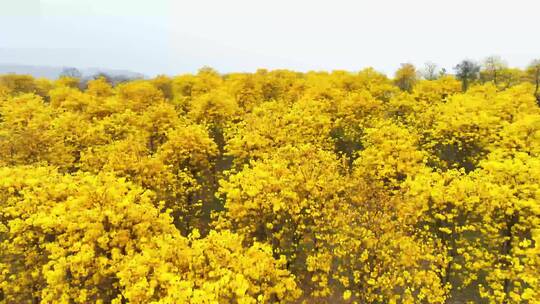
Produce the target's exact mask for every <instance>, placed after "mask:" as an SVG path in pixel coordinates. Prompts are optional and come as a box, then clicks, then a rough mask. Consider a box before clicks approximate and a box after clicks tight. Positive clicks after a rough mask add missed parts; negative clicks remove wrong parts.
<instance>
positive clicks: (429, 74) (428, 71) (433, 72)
mask: <svg viewBox="0 0 540 304" xmlns="http://www.w3.org/2000/svg"><path fill="white" fill-rule="evenodd" d="M437 69H438V66H437V64H436V63H434V62H431V61H428V62H426V63H424V69H423V70H422V77H423V78H424V79H426V80H435V79H437V78H438V77H439V73H437Z"/></svg>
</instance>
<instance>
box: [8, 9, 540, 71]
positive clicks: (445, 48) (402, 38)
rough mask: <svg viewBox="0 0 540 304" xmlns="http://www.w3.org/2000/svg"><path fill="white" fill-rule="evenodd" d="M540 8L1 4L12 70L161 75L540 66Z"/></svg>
mask: <svg viewBox="0 0 540 304" xmlns="http://www.w3.org/2000/svg"><path fill="white" fill-rule="evenodd" d="M539 9H540V1H538V0H512V1H501V0H453V1H442V0H408V1H403V0H376V1H368V0H356V1H347V0H331V1H318V0H267V1H260V0H191V1H185V0H41V1H39V0H0V63H17V64H31V65H56V66H76V67H102V68H113V69H130V70H133V71H138V72H142V73H145V74H147V75H155V74H159V73H167V74H178V73H184V72H193V71H196V70H197V69H198V68H200V67H201V66H203V65H210V66H212V67H214V68H216V69H218V70H219V71H221V72H232V71H254V70H255V69H257V68H260V67H264V68H269V69H274V68H289V69H295V70H301V71H305V70H321V69H324V70H333V69H346V70H352V71H356V70H359V69H362V68H364V67H367V66H373V67H375V68H376V69H378V70H380V71H382V72H386V73H392V72H393V71H394V70H395V69H396V68H397V67H399V64H400V63H402V62H412V63H414V64H416V65H417V66H422V65H423V63H424V62H426V61H433V62H436V63H438V64H439V65H440V66H443V67H446V68H447V69H448V70H449V71H451V70H452V67H453V66H454V65H455V64H456V63H458V62H459V61H460V60H462V59H464V58H471V59H476V60H481V59H483V58H484V57H486V56H489V55H500V56H502V57H503V58H504V59H506V61H507V62H508V63H509V64H510V65H511V66H518V67H523V66H525V65H527V64H528V63H529V62H530V61H531V60H532V59H533V58H539V57H540V39H538V35H539V34H538V29H539V28H540V26H538V24H537V20H538V18H539V17H538V12H539V11H540V10H539Z"/></svg>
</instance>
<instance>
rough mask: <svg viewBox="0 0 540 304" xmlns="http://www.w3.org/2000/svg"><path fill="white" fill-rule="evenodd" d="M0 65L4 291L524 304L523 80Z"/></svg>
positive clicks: (529, 210) (537, 129)
mask: <svg viewBox="0 0 540 304" xmlns="http://www.w3.org/2000/svg"><path fill="white" fill-rule="evenodd" d="M523 75H524V74H523V72H522V71H521V70H519V69H505V70H504V71H501V74H498V78H497V80H496V81H495V79H491V78H489V77H491V76H490V74H489V73H487V72H486V71H485V70H483V74H482V75H481V76H482V77H481V79H480V80H479V81H471V82H470V83H469V86H468V90H466V92H462V90H461V89H462V83H461V82H460V81H458V80H457V79H456V78H455V77H454V76H448V75H447V76H440V77H438V78H437V77H434V78H437V79H434V80H425V79H419V78H418V77H417V75H416V70H415V68H414V66H412V65H410V64H407V65H404V66H403V68H402V69H401V71H400V72H399V73H397V75H396V77H394V78H393V79H392V78H389V77H387V76H386V75H384V74H382V73H379V72H377V71H375V70H374V69H373V68H367V69H363V70H361V71H359V72H348V71H339V70H338V71H332V72H325V71H310V72H306V73H299V72H294V71H288V70H273V71H269V70H265V69H260V70H257V71H256V72H255V73H231V74H220V73H218V72H217V71H215V70H213V69H212V68H209V67H204V68H202V69H200V70H199V71H198V72H197V73H196V74H188V75H179V76H174V77H168V76H164V75H162V76H157V77H155V78H153V79H138V80H132V81H125V82H122V83H119V84H115V85H113V84H112V83H109V82H108V80H107V79H106V78H104V77H102V78H97V79H93V80H87V79H82V80H80V79H77V78H70V77H61V78H60V79H57V80H54V81H51V80H46V79H34V78H33V77H31V76H25V75H4V76H0V303H6V304H7V303H200V304H203V303H204V304H210V303H381V304H382V303H386V304H398V303H400V304H406V303H423V304H427V303H433V304H447V303H490V304H491V303H493V304H499V303H507V304H514V303H515V304H517V303H520V304H521V303H523V304H539V303H540V300H539V299H540V293H539V292H540V169H539V168H540V107H539V106H538V104H537V100H536V96H535V94H536V88H535V85H534V84H533V83H532V80H531V78H530V77H529V78H523V79H522V76H523Z"/></svg>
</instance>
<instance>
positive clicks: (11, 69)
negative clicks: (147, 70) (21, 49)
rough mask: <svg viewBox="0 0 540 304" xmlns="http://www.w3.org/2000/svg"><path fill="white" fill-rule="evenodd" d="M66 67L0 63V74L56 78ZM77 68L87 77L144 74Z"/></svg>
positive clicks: (143, 76) (142, 76)
mask: <svg viewBox="0 0 540 304" xmlns="http://www.w3.org/2000/svg"><path fill="white" fill-rule="evenodd" d="M67 67H68V66H38V65H23V64H1V63H0V74H27V75H32V76H34V77H36V78H39V77H45V78H49V79H57V78H58V77H59V76H60V75H61V73H62V71H63V69H64V68H67ZM69 68H71V67H69ZM75 68H77V67H75ZM77 70H79V71H80V72H81V74H82V78H88V77H91V76H93V75H96V74H99V73H105V74H107V75H110V76H113V77H116V76H125V77H127V78H145V75H144V74H141V73H137V72H133V71H129V70H119V69H102V68H77Z"/></svg>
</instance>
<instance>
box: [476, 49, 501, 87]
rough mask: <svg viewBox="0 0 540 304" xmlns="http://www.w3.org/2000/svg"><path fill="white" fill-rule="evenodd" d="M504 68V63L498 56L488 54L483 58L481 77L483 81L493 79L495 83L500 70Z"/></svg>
mask: <svg viewBox="0 0 540 304" xmlns="http://www.w3.org/2000/svg"><path fill="white" fill-rule="evenodd" d="M505 68H506V63H505V62H504V60H502V59H501V57H500V56H489V57H487V58H486V59H485V60H484V64H483V67H482V73H481V77H482V78H483V79H482V80H483V81H493V83H494V84H495V85H497V83H498V81H499V78H500V74H501V70H503V69H505Z"/></svg>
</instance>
